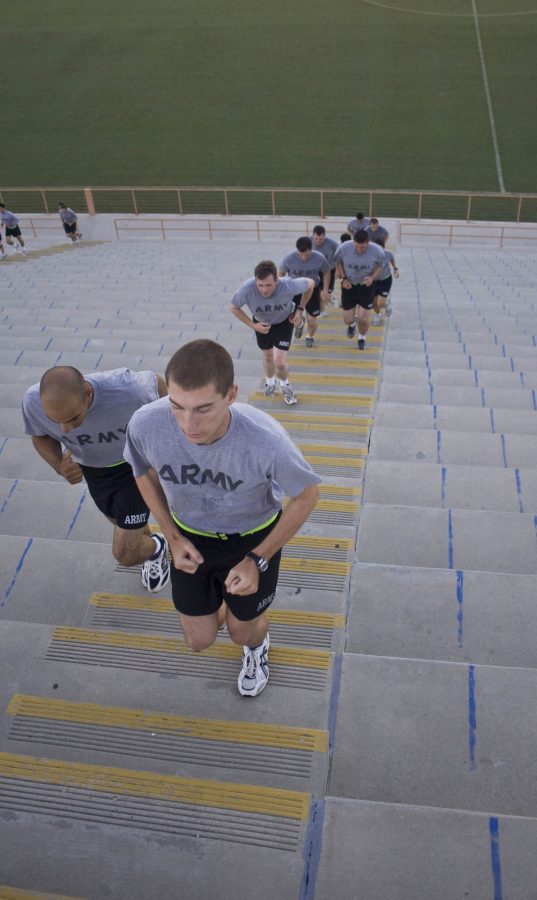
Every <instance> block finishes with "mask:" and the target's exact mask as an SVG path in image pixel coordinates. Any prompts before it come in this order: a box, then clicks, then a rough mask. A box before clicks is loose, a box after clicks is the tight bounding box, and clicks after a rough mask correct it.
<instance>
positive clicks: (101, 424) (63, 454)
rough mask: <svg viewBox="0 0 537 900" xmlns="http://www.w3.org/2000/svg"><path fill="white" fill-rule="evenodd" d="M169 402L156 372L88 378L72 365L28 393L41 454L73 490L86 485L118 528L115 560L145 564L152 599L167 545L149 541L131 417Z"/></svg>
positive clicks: (165, 566) (25, 412)
mask: <svg viewBox="0 0 537 900" xmlns="http://www.w3.org/2000/svg"><path fill="white" fill-rule="evenodd" d="M165 395H166V382H165V381H164V379H163V378H162V377H161V376H160V375H155V374H154V373H153V372H131V371H130V370H129V369H114V370H112V371H109V372H94V373H92V374H90V375H85V376H84V375H82V373H81V372H79V371H78V369H74V368H72V367H71V366H55V367H54V368H53V369H48V370H47V371H46V372H45V374H44V375H43V377H42V378H41V381H40V383H39V384H34V385H33V386H32V387H31V388H28V390H27V391H26V393H25V395H24V397H23V401H22V417H23V421H24V430H25V432H26V434H29V435H31V436H32V443H33V445H34V447H35V449H36V450H37V452H38V453H39V455H40V456H41V457H42V458H43V459H44V460H45V462H47V463H48V464H49V466H51V467H52V468H53V469H54V471H55V472H57V473H58V475H61V476H62V477H63V478H65V480H66V481H68V482H69V484H78V483H79V482H81V481H82V480H83V479H84V480H85V481H86V483H87V486H88V490H89V493H90V494H91V496H92V498H93V500H94V502H95V504H96V506H97V507H98V509H100V511H101V512H102V513H104V515H105V516H106V517H107V518H108V519H110V520H111V521H112V522H113V524H114V526H115V527H114V539H113V544H112V553H113V554H114V557H115V558H116V560H117V561H118V563H120V565H123V566H135V565H139V564H142V572H141V574H142V582H143V584H144V587H146V588H147V590H148V591H150V592H151V593H153V592H155V591H160V590H162V588H163V587H164V586H165V585H166V584H167V582H168V580H169V577H170V567H169V563H168V560H167V557H166V550H167V547H166V541H165V540H164V538H163V536H162V535H160V534H155V535H153V536H151V535H150V533H149V529H148V526H147V521H148V517H149V510H148V508H147V506H146V505H145V503H144V501H143V498H142V496H141V495H140V492H139V490H138V488H137V486H136V482H135V480H134V477H133V474H132V469H131V467H130V465H129V464H128V463H127V462H125V460H124V458H123V451H124V447H125V436H126V433H127V425H128V422H129V419H130V417H131V416H132V414H133V413H134V412H135V410H137V409H139V408H140V407H141V406H143V405H144V404H145V403H151V402H152V401H153V400H156V399H157V398H158V397H164V396H165Z"/></svg>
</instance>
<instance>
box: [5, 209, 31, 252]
mask: <svg viewBox="0 0 537 900" xmlns="http://www.w3.org/2000/svg"><path fill="white" fill-rule="evenodd" d="M0 219H1V220H2V224H3V225H5V226H6V244H9V246H10V247H15V250H18V249H19V247H20V249H21V250H22V252H23V253H24V255H25V256H27V255H28V254H27V252H26V250H25V249H24V238H23V236H22V232H21V230H20V225H19V220H18V219H17V216H16V215H15V213H12V212H11V210H9V209H6V204H5V203H0ZM13 239H15V241H16V242H17V243H16V244H15V243H14V241H13Z"/></svg>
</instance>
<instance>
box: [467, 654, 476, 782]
mask: <svg viewBox="0 0 537 900" xmlns="http://www.w3.org/2000/svg"><path fill="white" fill-rule="evenodd" d="M476 732H477V708H476V702H475V666H468V756H469V761H470V769H472V770H473V769H475V768H476V762H475V744H476Z"/></svg>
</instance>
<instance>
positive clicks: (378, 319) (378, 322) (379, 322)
mask: <svg viewBox="0 0 537 900" xmlns="http://www.w3.org/2000/svg"><path fill="white" fill-rule="evenodd" d="M371 324H372V325H382V316H381V315H380V313H375V315H374V316H373V321H372V322H371Z"/></svg>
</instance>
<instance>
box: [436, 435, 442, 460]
mask: <svg viewBox="0 0 537 900" xmlns="http://www.w3.org/2000/svg"><path fill="white" fill-rule="evenodd" d="M441 451H442V432H441V431H437V432H436V461H437V463H441V462H442V458H441Z"/></svg>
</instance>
